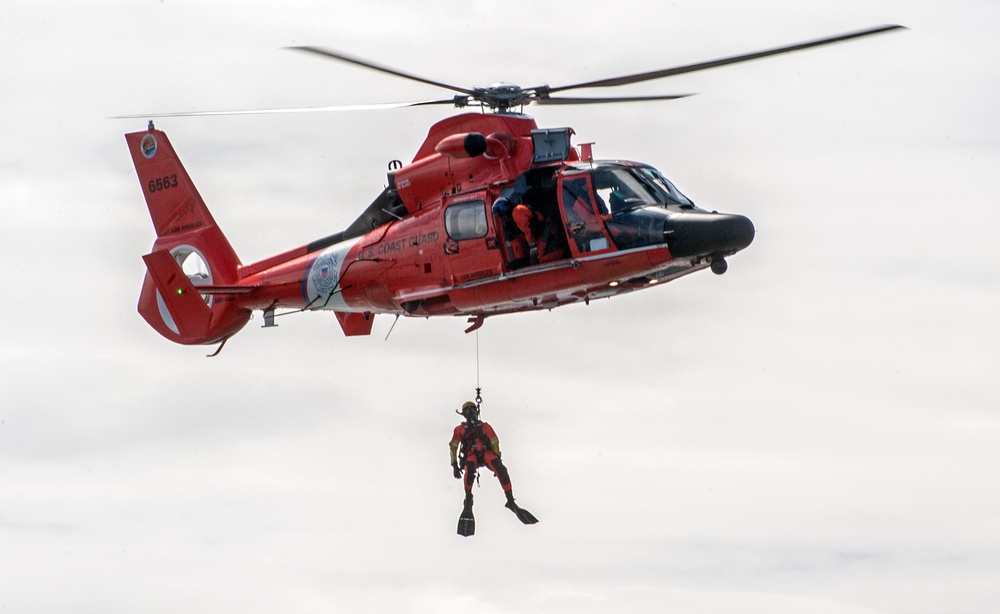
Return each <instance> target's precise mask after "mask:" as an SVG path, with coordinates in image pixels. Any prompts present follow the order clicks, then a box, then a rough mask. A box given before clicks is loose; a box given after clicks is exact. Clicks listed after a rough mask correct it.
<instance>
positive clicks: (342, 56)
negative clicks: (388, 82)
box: [288, 46, 475, 96]
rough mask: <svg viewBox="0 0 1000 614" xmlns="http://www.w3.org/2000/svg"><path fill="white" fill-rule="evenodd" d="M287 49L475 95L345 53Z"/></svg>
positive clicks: (302, 48) (315, 48) (467, 90)
mask: <svg viewBox="0 0 1000 614" xmlns="http://www.w3.org/2000/svg"><path fill="white" fill-rule="evenodd" d="M288 49H293V50H296V51H305V52H307V53H315V54H316V55H321V56H323V57H327V58H332V59H334V60H340V61H341V62H347V63H349V64H356V65H358V66H362V67H364V68H371V69H372V70H377V71H379V72H384V73H388V74H390V75H394V76H396V77H402V78H404V79H409V80H411V81H417V82H420V83H426V84H428V85H434V86H437V87H442V88H444V89H446V90H451V91H453V92H461V93H462V94H465V95H467V96H474V95H475V92H473V91H472V90H470V89H467V88H464V87H459V86H457V85H449V84H447V83H442V82H441V81H433V80H431V79H427V78H424V77H420V76H417V75H411V74H410V73H405V72H403V71H401V70H396V69H395V68H389V67H388V66H382V65H380V64H376V63H374V62H370V61H368V60H363V59H361V58H358V57H354V56H352V55H347V54H346V53H341V52H339V51H334V50H332V49H324V48H322V47H312V46H303V47H288Z"/></svg>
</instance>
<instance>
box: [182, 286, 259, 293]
mask: <svg viewBox="0 0 1000 614" xmlns="http://www.w3.org/2000/svg"><path fill="white" fill-rule="evenodd" d="M194 289H195V290H197V291H198V292H199V293H200V294H203V295H205V294H250V293H251V292H253V291H254V290H256V289H257V286H195V287H194Z"/></svg>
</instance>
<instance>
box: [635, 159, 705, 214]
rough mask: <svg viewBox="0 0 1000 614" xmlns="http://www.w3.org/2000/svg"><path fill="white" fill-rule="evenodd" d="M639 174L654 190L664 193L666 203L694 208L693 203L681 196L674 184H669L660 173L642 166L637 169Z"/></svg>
mask: <svg viewBox="0 0 1000 614" xmlns="http://www.w3.org/2000/svg"><path fill="white" fill-rule="evenodd" d="M639 172H640V173H641V174H642V176H643V178H645V179H646V180H647V181H648V182H649V183H650V184H652V185H653V186H654V187H655V188H656V189H658V190H660V191H661V192H664V193H666V196H667V202H668V203H675V204H678V205H686V206H689V207H693V206H694V203H693V202H691V199H690V198H688V197H687V196H684V195H683V194H681V191H680V190H678V189H677V188H676V187H675V186H674V184H672V183H670V180H669V179H667V178H666V177H664V176H663V175H661V174H660V171H658V170H656V169H655V168H650V167H648V166H644V167H642V168H640V169H639Z"/></svg>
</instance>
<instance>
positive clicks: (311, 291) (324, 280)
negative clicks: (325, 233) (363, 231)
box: [305, 237, 361, 311]
mask: <svg viewBox="0 0 1000 614" xmlns="http://www.w3.org/2000/svg"><path fill="white" fill-rule="evenodd" d="M360 240H361V237H357V238H354V239H349V240H347V241H343V242H341V243H337V244H336V245H331V246H330V247H328V248H326V249H324V250H323V251H322V252H320V254H319V256H316V258H315V259H314V260H313V261H312V263H311V264H310V265H309V272H308V273H307V274H306V278H305V294H306V300H307V302H308V303H309V309H334V310H337V311H347V310H348V309H347V303H345V302H344V296H343V294H341V290H343V288H342V287H341V285H340V282H341V280H342V279H343V276H344V273H345V272H347V266H348V264H349V263H348V261H347V253H348V252H349V251H351V248H352V247H354V245H355V244H356V243H357V242H358V241H360Z"/></svg>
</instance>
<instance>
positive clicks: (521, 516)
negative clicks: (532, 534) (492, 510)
mask: <svg viewBox="0 0 1000 614" xmlns="http://www.w3.org/2000/svg"><path fill="white" fill-rule="evenodd" d="M504 507H506V508H507V509H509V510H510V511H512V512H514V515H515V516H517V519H518V520H520V521H521V522H523V523H524V524H535V523H536V522H538V519H537V518H535V515H534V514H532V513H531V512H529V511H528V510H526V509H524V508H523V507H520V506H518V504H516V503H514V502H513V501H508V502H507V505H505V506H504Z"/></svg>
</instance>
